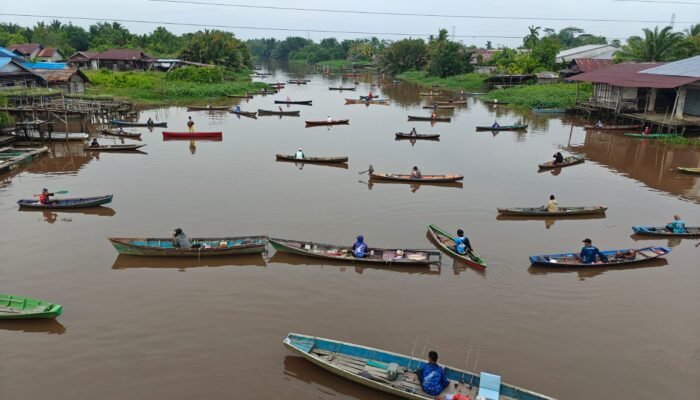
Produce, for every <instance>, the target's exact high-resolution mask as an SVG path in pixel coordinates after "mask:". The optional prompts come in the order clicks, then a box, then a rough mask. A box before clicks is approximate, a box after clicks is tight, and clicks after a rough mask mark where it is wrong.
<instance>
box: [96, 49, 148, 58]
mask: <svg viewBox="0 0 700 400" xmlns="http://www.w3.org/2000/svg"><path fill="white" fill-rule="evenodd" d="M95 58H97V59H98V60H125V61H136V60H152V59H153V58H152V57H150V56H147V55H146V54H144V53H143V52H142V51H141V50H133V49H110V50H107V51H103V52H102V53H100V54H98V55H97V57H95Z"/></svg>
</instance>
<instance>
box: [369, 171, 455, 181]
mask: <svg viewBox="0 0 700 400" xmlns="http://www.w3.org/2000/svg"><path fill="white" fill-rule="evenodd" d="M369 177H370V179H377V180H385V181H396V182H408V183H412V182H420V183H431V182H432V183H441V182H457V181H461V180H462V179H464V176H463V175H423V176H422V177H421V178H412V177H411V175H409V174H405V175H403V174H387V173H384V172H370V174H369Z"/></svg>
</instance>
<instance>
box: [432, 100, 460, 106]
mask: <svg viewBox="0 0 700 400" xmlns="http://www.w3.org/2000/svg"><path fill="white" fill-rule="evenodd" d="M435 104H437V105H439V106H448V105H455V106H458V105H465V104H467V101H466V100H452V101H436V102H435Z"/></svg>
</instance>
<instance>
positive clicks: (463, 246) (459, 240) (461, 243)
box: [454, 229, 472, 254]
mask: <svg viewBox="0 0 700 400" xmlns="http://www.w3.org/2000/svg"><path fill="white" fill-rule="evenodd" d="M454 242H455V251H456V252H457V253H459V254H467V253H468V252H470V251H472V244H471V243H470V242H469V238H468V237H466V236H464V231H463V230H461V229H457V237H456V238H454Z"/></svg>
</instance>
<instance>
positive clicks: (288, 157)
mask: <svg viewBox="0 0 700 400" xmlns="http://www.w3.org/2000/svg"><path fill="white" fill-rule="evenodd" d="M275 158H276V159H277V161H291V162H299V163H311V164H338V163H346V162H348V157H347V156H340V157H304V158H296V156H295V155H294V154H277V155H276V156H275Z"/></svg>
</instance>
